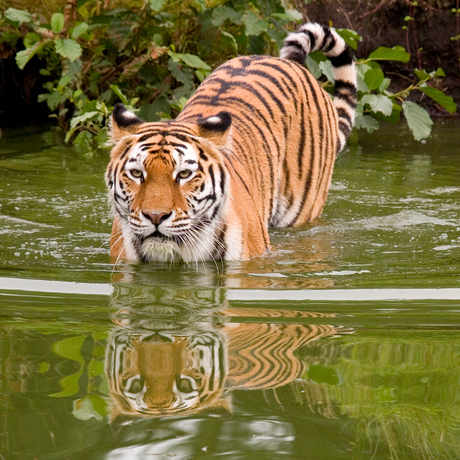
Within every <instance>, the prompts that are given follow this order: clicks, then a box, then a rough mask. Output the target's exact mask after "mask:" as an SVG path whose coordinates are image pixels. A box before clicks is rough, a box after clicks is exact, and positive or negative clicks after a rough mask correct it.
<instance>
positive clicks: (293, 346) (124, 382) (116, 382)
mask: <svg viewBox="0 0 460 460" xmlns="http://www.w3.org/2000/svg"><path fill="white" fill-rule="evenodd" d="M157 291H158V290H157ZM162 291H163V292H165V290H164V289H163V290H162ZM199 291H200V290H195V294H196V292H199ZM213 291H214V290H210V289H208V290H207V292H208V293H212V295H211V296H210V297H208V298H212V299H214V300H215V299H216V298H222V293H221V292H220V291H221V290H218V291H219V293H216V292H213ZM145 297H146V296H145V295H144V296H143V298H144V300H145ZM162 299H164V297H162ZM168 299H169V301H168V302H166V303H167V304H168V305H167V306H165V305H164V302H163V304H162V305H158V308H156V306H155V305H152V304H150V305H148V306H145V307H142V308H135V307H123V308H121V309H119V310H118V312H117V314H115V316H114V322H115V324H116V327H115V329H114V330H113V331H112V334H111V336H110V339H109V343H108V346H107V351H106V373H107V378H108V384H109V391H110V400H111V403H112V404H111V419H112V420H115V419H116V418H117V417H118V416H121V415H125V416H141V417H142V416H143V417H159V416H181V415H191V414H194V413H197V412H208V413H209V412H210V413H218V414H221V413H222V411H224V412H225V411H227V412H228V411H231V401H230V393H231V391H232V390H234V389H246V390H254V389H269V388H277V387H280V386H283V385H286V384H288V383H290V382H292V381H293V380H295V379H296V378H298V377H299V376H301V375H302V374H303V372H304V371H305V363H304V362H303V361H302V360H301V359H299V358H298V357H297V356H296V352H297V351H299V349H300V348H301V347H303V346H305V345H307V344H308V343H309V342H311V341H313V340H318V339H319V338H322V337H327V336H333V335H335V334H337V333H338V332H339V330H340V328H338V327H335V326H331V325H328V324H314V325H312V324H304V323H305V319H306V318H321V317H324V318H327V317H332V316H333V315H327V314H320V313H311V312H303V311H295V310H284V309H272V308H234V307H232V306H229V305H226V304H225V302H224V304H220V307H214V308H210V305H209V304H208V305H206V304H205V305H204V306H203V304H201V307H197V311H195V312H193V313H190V309H187V310H185V309H184V308H182V307H180V306H179V305H177V304H176V306H175V307H173V305H172V303H173V302H172V299H174V296H170V297H169V298H168ZM156 300H159V299H158V296H157V298H156ZM201 300H202V301H203V297H201ZM210 303H211V304H212V303H213V302H210ZM165 311H167V314H165ZM173 313H174V314H173ZM172 316H174V319H172ZM256 318H257V319H258V320H255V319H256ZM238 320H240V321H239V322H235V321H238ZM314 322H318V320H316V321H314ZM321 323H322V322H321Z"/></svg>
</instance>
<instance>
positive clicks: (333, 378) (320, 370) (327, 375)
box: [308, 364, 340, 385]
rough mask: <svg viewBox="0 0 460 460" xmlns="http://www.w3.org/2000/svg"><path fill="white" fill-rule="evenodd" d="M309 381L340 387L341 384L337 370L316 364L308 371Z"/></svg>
mask: <svg viewBox="0 0 460 460" xmlns="http://www.w3.org/2000/svg"><path fill="white" fill-rule="evenodd" d="M308 379H310V380H313V381H314V382H316V383H328V384H329V385H338V384H339V383H340V378H339V375H338V373H337V370H336V369H334V368H333V367H326V366H320V365H314V364H312V365H311V366H310V367H309V369H308Z"/></svg>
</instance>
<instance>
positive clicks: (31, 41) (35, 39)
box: [24, 32, 40, 48]
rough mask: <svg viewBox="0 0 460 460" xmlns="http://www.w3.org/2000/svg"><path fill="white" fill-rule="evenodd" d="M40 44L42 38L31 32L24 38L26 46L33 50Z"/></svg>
mask: <svg viewBox="0 0 460 460" xmlns="http://www.w3.org/2000/svg"><path fill="white" fill-rule="evenodd" d="M39 42H40V37H39V36H38V35H37V34H36V33H33V32H29V33H28V34H26V36H25V37H24V46H25V47H26V48H32V46H34V45H35V44H37V43H39Z"/></svg>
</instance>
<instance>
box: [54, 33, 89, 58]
mask: <svg viewBox="0 0 460 460" xmlns="http://www.w3.org/2000/svg"><path fill="white" fill-rule="evenodd" d="M54 43H55V46H56V52H57V53H58V54H60V55H61V56H62V57H65V58H68V59H70V60H71V61H75V60H76V59H78V58H79V57H80V55H81V53H82V51H83V50H82V49H81V46H80V45H79V44H78V43H77V42H76V41H75V40H72V39H71V38H56V40H55V41H54Z"/></svg>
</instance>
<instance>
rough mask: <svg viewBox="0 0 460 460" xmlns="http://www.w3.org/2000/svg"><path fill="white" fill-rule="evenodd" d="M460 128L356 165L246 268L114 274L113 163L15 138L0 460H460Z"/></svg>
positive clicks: (345, 159) (366, 146)
mask: <svg viewBox="0 0 460 460" xmlns="http://www.w3.org/2000/svg"><path fill="white" fill-rule="evenodd" d="M459 128H460V125H459V123H458V122H457V121H444V122H438V123H436V124H435V128H434V132H433V135H432V137H431V138H430V139H429V140H427V141H426V142H424V143H420V142H415V141H412V140H411V139H410V135H409V133H408V132H407V130H406V129H405V128H404V127H403V126H397V127H394V126H391V127H383V129H381V130H380V131H379V132H377V133H374V134H372V135H362V136H361V138H360V142H359V145H357V146H350V147H348V149H347V150H346V151H345V152H343V153H342V154H341V156H340V157H339V159H338V162H337V166H336V168H335V171H334V177H333V185H332V188H331V192H330V196H329V198H328V201H327V204H326V207H325V209H324V213H323V216H322V218H321V219H318V220H317V221H315V222H313V223H310V224H307V225H304V226H302V227H299V228H295V229H292V228H290V229H275V230H273V231H272V232H271V238H272V243H273V251H272V253H271V254H270V255H268V256H266V257H260V258H256V259H253V260H251V261H243V262H241V263H231V264H221V263H216V264H214V263H206V264H196V265H195V264H191V265H189V266H186V265H176V266H169V265H148V264H137V265H129V264H120V265H116V266H114V265H113V264H111V263H110V260H109V257H108V249H109V248H108V238H109V233H110V225H111V221H110V215H109V214H110V212H109V207H108V205H107V200H106V195H105V188H104V181H103V176H104V171H105V167H106V164H107V162H108V154H106V153H103V152H101V153H99V154H97V155H92V156H89V155H85V154H84V153H82V152H77V151H76V150H74V149H73V148H72V147H70V146H67V145H65V144H63V142H62V136H61V134H60V133H59V132H58V131H55V130H52V129H44V128H41V127H30V128H27V129H24V128H21V129H6V130H4V136H3V139H2V140H1V141H0V178H1V182H0V234H1V236H0V238H1V239H0V315H1V316H0V318H1V323H0V363H1V366H2V372H1V374H0V378H1V390H0V391H1V393H0V395H1V400H2V404H1V408H2V419H1V424H2V426H1V428H0V454H1V455H2V456H3V458H8V459H10V458H11V459H28V458H30V459H33V458H40V459H42V458H49V459H52V458H66V457H67V458H85V459H93V458H94V459H102V458H104V459H125V458H126V459H133V458H134V459H135V458H139V459H140V458H142V459H143V458H159V459H167V458H177V459H192V458H196V459H206V458H209V459H211V458H231V459H246V458H247V459H259V458H260V459H279V458H286V459H304V458H306V459H370V458H373V459H389V458H392V459H393V458H394V459H396V458H398V459H399V458H408V459H425V458H427V459H458V458H460V406H459V405H460V390H459V383H460V370H459V369H460V339H459V335H458V330H459V327H460V283H459V281H460V263H459V256H460V232H459V230H460V208H459V206H460V199H459V198H460V184H459V182H458V171H459V169H460V147H459V145H460V143H459V135H458V134H457V133H458V132H460V131H459Z"/></svg>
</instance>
